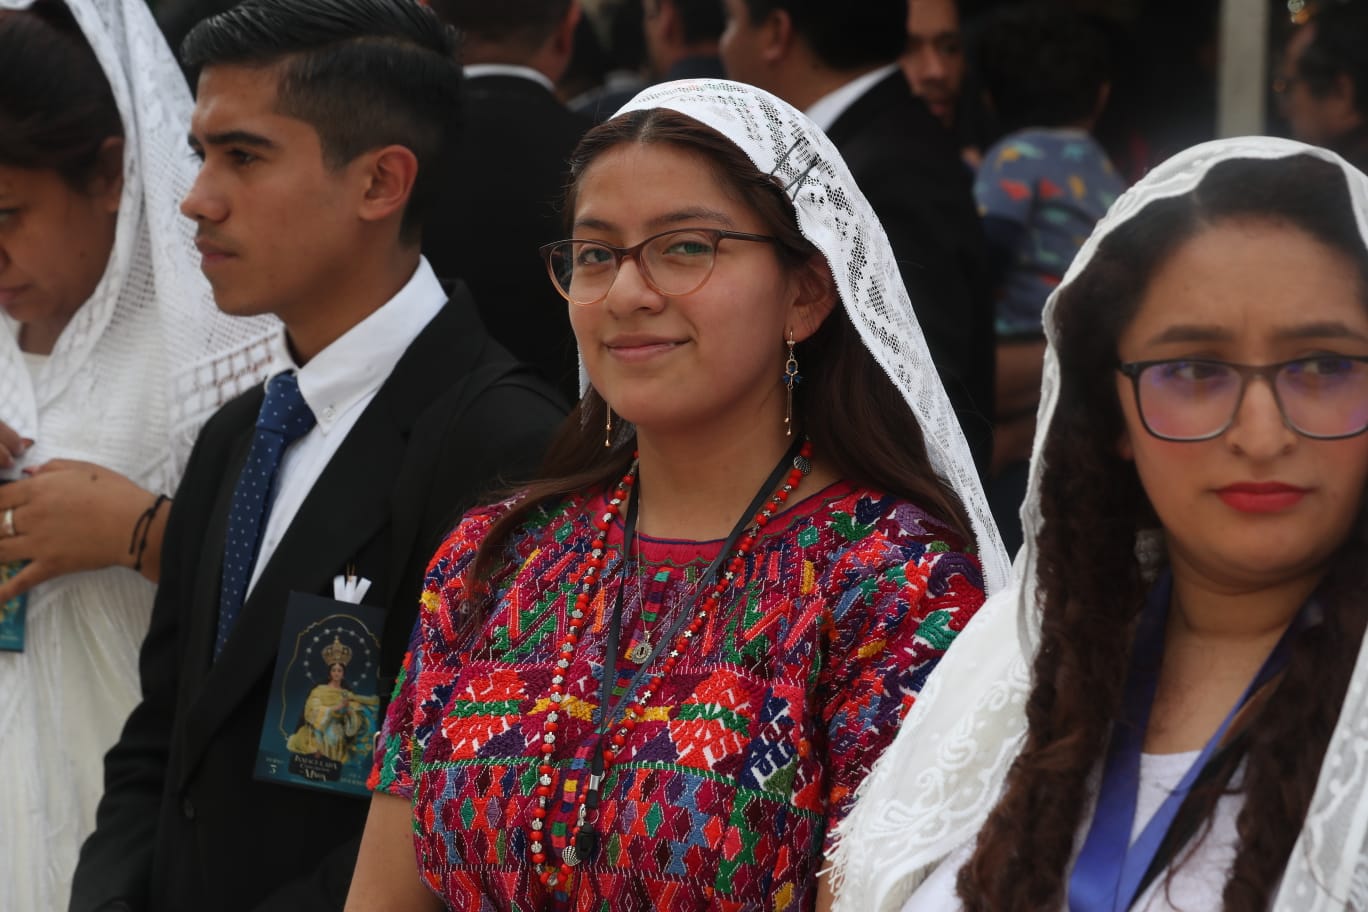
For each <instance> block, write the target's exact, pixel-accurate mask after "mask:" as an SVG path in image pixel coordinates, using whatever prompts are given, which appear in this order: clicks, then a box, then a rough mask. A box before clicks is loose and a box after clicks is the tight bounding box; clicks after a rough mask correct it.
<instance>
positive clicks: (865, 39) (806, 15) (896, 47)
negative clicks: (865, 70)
mask: <svg viewBox="0 0 1368 912" xmlns="http://www.w3.org/2000/svg"><path fill="white" fill-rule="evenodd" d="M774 10H784V11H785V12H787V13H788V14H789V18H790V19H791V20H793V28H794V30H795V31H796V32H797V33H798V35H799V36H800V37H801V38H802V39H803V41H804V42H805V43H806V44H807V46H808V47H809V48H811V49H812V52H813V53H814V54H816V55H817V59H818V60H820V61H821V62H822V63H823V64H825V65H826V66H828V67H830V68H831V69H833V70H853V69H857V68H859V67H873V66H882V65H883V64H886V63H892V62H893V61H895V60H897V59H898V57H899V56H901V55H902V52H903V48H904V47H906V46H907V0H852V2H849V3H840V2H837V0H746V12H747V13H748V14H749V15H750V21H751V22H760V21H761V20H763V19H764V18H765V17H766V16H768V15H769V14H770V13H771V12H773V11H774Z"/></svg>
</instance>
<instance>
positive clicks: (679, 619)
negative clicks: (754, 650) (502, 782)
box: [594, 438, 803, 773]
mask: <svg viewBox="0 0 1368 912" xmlns="http://www.w3.org/2000/svg"><path fill="white" fill-rule="evenodd" d="M802 447H803V440H802V438H799V439H797V440H794V441H793V444H792V445H791V446H790V447H789V448H788V451H787V452H786V453H784V455H783V457H782V458H781V459H780V460H779V462H778V464H777V465H775V467H774V470H773V471H772V472H770V474H769V477H768V478H766V479H765V483H764V484H762V485H761V486H760V490H759V491H757V492H756V494H755V497H754V498H753V499H752V500H751V502H750V505H749V506H747V507H746V510H745V512H744V513H742V514H741V518H740V519H738V520H737V521H736V525H735V526H733V527H732V530H731V534H730V535H728V536H727V540H726V541H725V542H723V543H722V549H721V550H720V551H718V552H717V556H716V557H714V558H713V560H712V563H711V564H709V565H708V569H707V570H705V571H703V575H702V576H701V577H699V578H698V582H697V583H695V584H694V590H693V594H692V596H691V597H690V598H688V599H687V601H685V602H681V604H680V606H679V611H678V615H677V616H676V617H675V619H674V621H673V622H672V623H671V624H670V628H669V630H668V631H667V632H666V633H665V635H664V636H662V637H660V638H659V639H658V640H656V644H655V648H653V649H652V650H651V654H650V656H649V657H648V658H647V659H646V661H644V662H642V663H641V664H640V665H639V666H638V667H637V670H636V673H635V674H633V675H632V678H631V680H630V681H628V682H627V686H626V687H625V688H624V689H623V691H622V696H620V697H619V698H618V700H617V703H616V704H613V705H611V711H610V701H611V700H612V696H613V682H614V681H616V680H617V669H618V654H617V651H618V638H619V636H620V634H621V630H622V590H623V588H624V586H623V585H622V583H621V577H619V585H618V591H617V598H616V599H615V601H614V604H613V619H612V621H611V622H610V624H609V627H608V642H607V652H606V653H605V654H604V657H603V680H602V682H601V683H600V685H599V705H598V712H597V714H596V715H597V721H596V725H597V729H598V733H599V735H600V736H603V735H606V734H608V728H609V726H610V724H611V722H612V719H613V716H614V715H616V713H617V710H618V709H620V708H621V707H623V706H625V705H629V704H630V702H631V697H632V694H633V693H634V692H635V691H636V689H637V687H638V686H639V685H640V684H641V680H642V677H643V676H644V675H645V673H646V670H647V669H648V668H650V667H651V664H652V663H653V662H655V660H656V658H657V657H658V656H659V655H660V651H661V650H662V649H664V648H665V647H666V644H669V643H673V642H674V640H675V637H676V636H678V634H679V631H680V630H681V629H682V628H683V627H684V625H685V624H686V623H688V621H689V618H690V616H691V614H692V610H691V609H692V608H693V606H694V605H695V604H696V603H697V601H698V598H699V596H700V595H701V594H702V593H704V592H706V591H707V589H708V587H709V586H711V585H713V581H714V580H715V579H716V577H717V571H718V570H720V569H721V568H722V563H723V561H725V560H726V559H727V557H728V556H729V555H730V554H731V550H732V548H733V547H734V546H735V545H736V540H737V539H738V538H740V537H741V533H742V532H744V531H745V530H746V527H747V526H748V525H749V524H750V521H751V520H752V519H754V518H755V515H756V514H757V513H758V512H759V511H760V507H761V505H762V504H764V502H765V499H766V498H767V497H769V496H770V494H771V492H773V491H774V488H775V486H776V485H777V484H779V480H780V479H782V478H783V477H784V473H785V472H787V471H788V469H789V467H790V466H791V465H792V464H793V460H794V459H795V458H796V457H797V456H798V451H799V450H801V449H802ZM638 488H639V485H633V486H632V492H631V494H629V495H628V503H627V515H626V518H625V519H624V521H623V530H622V564H621V566H622V567H623V568H624V569H625V568H626V565H627V552H628V549H629V548H630V547H631V545H632V539H633V538H634V537H635V535H636V523H637V512H638V509H639V508H640V506H641V499H640V498H639V497H638V496H637V490H638ZM602 757H603V743H602V739H601V738H600V743H599V749H598V750H597V751H596V752H595V756H594V772H595V773H601V772H602V771H603V770H602V766H603V760H602Z"/></svg>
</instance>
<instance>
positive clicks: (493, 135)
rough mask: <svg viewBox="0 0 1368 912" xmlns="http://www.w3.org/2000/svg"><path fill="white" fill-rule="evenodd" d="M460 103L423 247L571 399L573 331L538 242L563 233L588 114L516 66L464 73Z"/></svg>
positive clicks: (499, 335) (575, 364)
mask: <svg viewBox="0 0 1368 912" xmlns="http://www.w3.org/2000/svg"><path fill="white" fill-rule="evenodd" d="M462 105H463V107H462V119H463V123H462V127H461V145H460V149H459V151H458V153H457V154H456V156H455V157H454V158H453V159H452V160H451V161H450V162H448V163H447V167H446V169H445V171H444V173H443V174H442V181H443V184H444V186H443V189H442V192H441V204H440V205H439V206H437V207H436V209H435V211H434V212H432V213H431V215H430V216H429V218H428V219H427V222H426V225H425V227H424V229H423V253H424V254H425V255H426V256H427V258H428V261H429V262H431V263H432V267H433V269H434V270H435V271H436V272H437V275H438V277H439V278H442V279H449V278H454V277H457V276H459V277H460V278H462V279H464V280H465V282H466V284H467V285H469V286H470V290H471V292H472V293H473V294H474V295H475V302H476V305H477V306H478V307H479V308H480V318H481V319H482V320H484V324H485V326H486V327H488V328H489V332H490V333H491V334H492V335H493V336H494V338H495V339H497V340H498V341H499V342H501V343H503V345H504V346H505V347H506V348H507V349H508V350H509V351H511V352H512V353H513V354H514V355H516V356H517V357H518V358H520V359H522V360H523V361H526V362H527V363H528V364H531V365H532V366H533V367H535V368H537V369H538V370H539V371H541V373H542V375H543V376H544V377H546V379H548V380H550V381H551V382H552V383H554V384H556V386H557V387H558V388H559V389H560V390H561V392H562V393H563V394H564V395H565V396H566V397H567V398H568V399H569V400H570V401H574V400H576V399H578V398H579V360H578V357H577V355H576V350H575V338H574V335H573V334H572V333H571V331H570V320H569V317H568V316H567V315H566V303H565V299H564V298H562V297H561V296H560V294H559V293H557V291H556V290H555V287H554V286H553V285H552V284H551V279H550V277H549V276H547V274H546V267H545V266H544V265H543V264H542V261H541V259H540V257H539V254H538V252H537V248H538V247H540V246H541V245H543V244H549V243H551V242H552V241H559V240H562V239H563V238H565V237H566V236H567V234H566V230H565V225H564V219H563V214H562V211H561V199H562V197H563V196H564V195H565V185H566V181H567V179H568V167H569V160H570V154H571V153H572V152H574V150H575V146H576V145H577V144H578V143H579V141H580V137H581V136H583V135H584V132H585V131H586V130H588V129H589V127H590V126H591V123H592V122H591V121H590V120H589V119H588V118H587V117H584V116H583V115H580V114H575V113H574V112H572V111H570V110H568V109H567V108H566V107H565V106H564V105H563V104H561V103H560V101H558V100H557V99H556V96H555V95H553V94H551V92H549V91H547V89H546V88H545V87H544V86H542V85H540V84H538V83H536V82H533V81H532V80H531V79H525V78H523V77H521V76H476V77H474V78H472V79H468V80H467V81H466V83H465V88H464V93H463V96H462Z"/></svg>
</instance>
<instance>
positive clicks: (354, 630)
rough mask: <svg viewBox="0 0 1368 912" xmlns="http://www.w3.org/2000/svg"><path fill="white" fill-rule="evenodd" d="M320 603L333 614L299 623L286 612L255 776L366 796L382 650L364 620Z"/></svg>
mask: <svg viewBox="0 0 1368 912" xmlns="http://www.w3.org/2000/svg"><path fill="white" fill-rule="evenodd" d="M296 599H298V595H297V594H296ZM318 602H319V603H326V604H328V605H330V606H331V607H332V611H331V612H329V613H328V614H327V615H325V616H322V617H318V615H314V617H313V618H307V619H305V618H301V620H303V621H304V622H303V623H296V624H290V623H288V622H289V620H291V619H292V618H293V617H295V615H293V614H291V613H289V612H287V614H291V616H290V617H287V625H286V627H287V631H286V634H285V640H284V642H282V644H281V650H280V656H279V658H278V659H277V663H278V664H277V670H276V682H275V688H274V690H275V693H274V694H273V697H274V699H273V700H272V702H271V705H273V706H276V707H279V710H278V712H277V711H272V713H271V714H270V717H269V718H268V719H267V720H266V724H265V725H264V726H263V730H262V733H261V747H260V750H259V751H258V754H257V768H256V776H257V778H258V779H267V780H272V781H276V782H283V783H288V784H291V785H302V786H306V787H313V788H322V789H326V790H329V791H343V792H354V793H356V794H364V790H365V782H366V775H367V774H368V773H369V772H370V763H371V751H372V748H373V746H374V737H375V731H376V715H377V713H378V711H379V706H380V698H379V696H378V695H377V693H376V662H377V659H378V655H379V652H378V650H379V645H378V641H377V639H376V636H375V635H374V634H373V633H372V632H371V627H370V625H367V624H366V623H365V622H364V621H363V620H362V619H361V618H359V617H356V616H354V615H352V614H349V613H348V614H343V613H338V612H337V610H336V609H337V608H338V607H339V605H338V603H337V602H334V601H331V600H323V599H319V600H318ZM300 607H301V608H302V607H303V606H302V605H301V606H300ZM348 607H351V608H365V607H366V606H348ZM291 631H294V633H293V635H292V634H291Z"/></svg>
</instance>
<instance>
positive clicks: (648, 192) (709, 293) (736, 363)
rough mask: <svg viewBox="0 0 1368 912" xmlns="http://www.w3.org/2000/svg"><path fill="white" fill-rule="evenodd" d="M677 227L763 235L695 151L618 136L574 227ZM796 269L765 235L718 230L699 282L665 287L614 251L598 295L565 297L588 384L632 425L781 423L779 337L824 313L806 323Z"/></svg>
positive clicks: (589, 173)
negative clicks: (708, 268)
mask: <svg viewBox="0 0 1368 912" xmlns="http://www.w3.org/2000/svg"><path fill="white" fill-rule="evenodd" d="M677 228H719V229H724V230H727V231H737V232H745V233H750V234H761V235H767V234H771V233H772V232H771V231H769V230H768V226H767V225H766V224H765V223H764V220H763V219H762V218H761V217H760V215H759V214H757V213H756V212H754V211H752V210H751V209H750V208H749V207H748V206H747V205H746V204H745V203H743V202H741V200H740V197H739V195H738V194H737V193H734V192H731V191H730V189H729V188H728V187H726V186H725V185H724V184H723V182H722V181H721V180H720V179H719V176H718V174H717V171H716V169H715V168H714V167H713V166H712V165H711V164H710V163H709V162H708V161H707V159H705V158H703V157H702V155H700V154H698V153H695V152H691V151H687V150H685V149H682V148H680V147H677V146H673V145H669V144H666V143H625V144H622V145H619V146H616V147H614V148H612V149H609V150H608V151H607V152H604V153H603V154H602V155H600V156H599V157H598V158H597V159H596V160H595V161H594V162H593V163H591V164H590V165H589V166H588V167H587V168H586V169H585V171H584V173H583V176H582V177H581V178H580V180H579V183H578V185H577V188H576V194H575V210H574V227H573V234H574V237H576V238H579V239H586V240H596V241H601V242H603V243H604V244H608V245H612V246H616V247H629V246H631V245H633V244H636V243H638V242H639V241H641V240H643V239H645V238H648V237H651V236H652V235H656V234H659V233H660V232H662V231H669V230H672V229H677ZM799 272H800V270H798V269H793V268H789V267H786V266H785V264H784V262H783V260H782V259H781V257H780V255H779V253H778V251H777V250H776V248H775V245H774V244H772V243H766V242H755V241H744V240H729V239H722V240H721V241H720V242H719V243H718V245H717V247H716V262H715V265H714V267H713V271H712V274H711V275H710V276H709V277H708V279H707V281H706V282H704V283H703V284H702V285H701V286H700V287H699V288H698V289H697V290H695V291H693V292H691V293H690V294H687V295H683V296H678V297H672V296H667V295H663V294H661V293H660V292H658V291H656V290H655V289H653V288H652V287H651V286H650V285H649V284H648V283H647V282H646V281H645V280H644V279H643V277H642V274H641V269H640V266H639V264H638V262H637V261H636V260H635V259H624V260H623V261H622V263H621V265H620V267H619V269H618V273H617V277H616V279H615V280H614V282H613V284H612V287H611V288H610V289H609V291H608V294H607V297H605V298H604V299H603V300H602V301H599V302H598V303H596V304H590V305H578V304H571V305H569V308H570V321H571V324H572V325H573V327H574V330H575V336H576V339H577V340H578V342H579V347H580V352H581V353H582V355H583V357H584V364H585V368H586V370H587V371H588V373H589V377H590V380H591V381H592V382H593V385H594V388H595V389H596V390H598V392H599V394H600V395H602V396H603V397H604V399H606V400H607V402H608V403H609V405H610V406H611V407H612V409H613V411H615V412H617V413H618V414H620V415H622V416H623V417H624V418H626V419H627V420H628V421H631V422H632V423H634V424H635V425H636V426H637V428H638V429H639V430H655V429H659V430H669V431H678V430H685V429H691V428H692V429H704V428H706V427H707V426H708V425H709V424H710V423H712V422H714V421H734V420H736V419H737V418H738V416H745V420H753V421H757V422H772V424H773V426H774V427H775V428H776V429H778V428H780V427H782V421H783V409H784V395H783V381H782V378H783V365H784V358H785V344H784V343H785V340H786V338H787V337H788V335H789V333H790V332H792V333H793V335H794V338H795V340H796V341H800V342H801V341H802V340H803V339H805V338H807V337H808V336H809V335H811V333H812V332H813V331H815V330H816V328H817V326H818V325H819V324H820V322H821V317H822V316H825V312H826V311H823V312H822V313H821V315H820V316H817V317H816V319H815V322H814V320H813V313H812V309H811V308H805V307H804V306H803V303H804V300H805V293H806V291H810V285H811V283H804V282H803V281H801V279H800V277H799V275H798V273H799ZM805 285H806V286H808V287H807V288H805ZM828 310H829V308H828Z"/></svg>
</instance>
